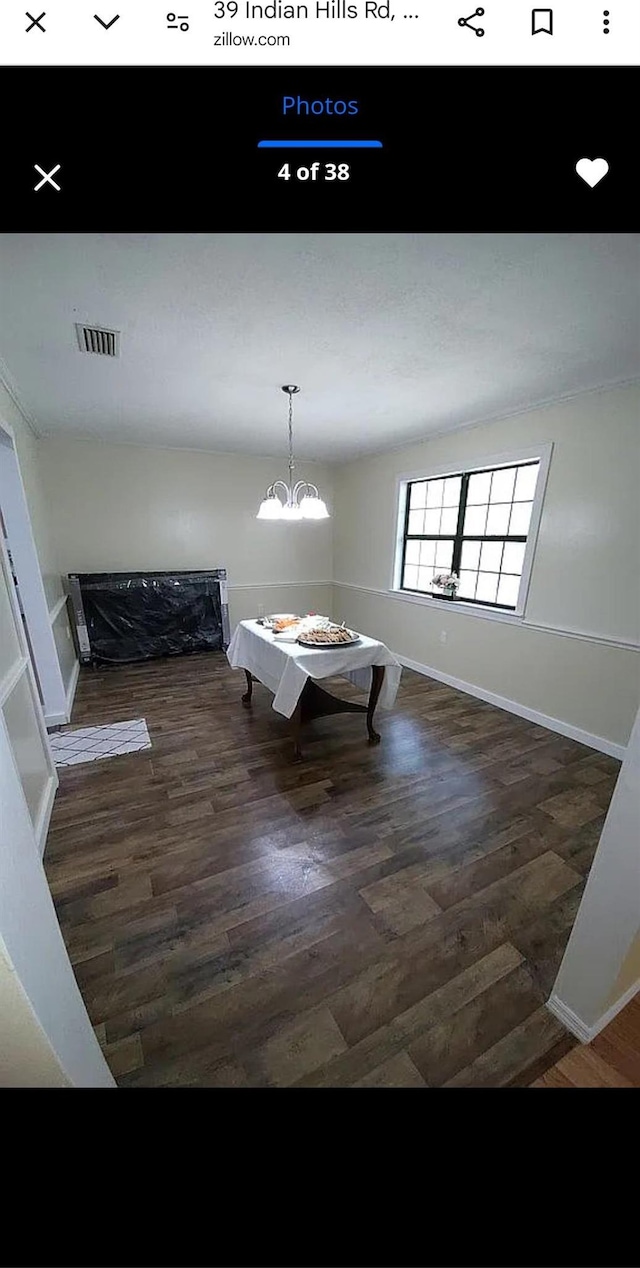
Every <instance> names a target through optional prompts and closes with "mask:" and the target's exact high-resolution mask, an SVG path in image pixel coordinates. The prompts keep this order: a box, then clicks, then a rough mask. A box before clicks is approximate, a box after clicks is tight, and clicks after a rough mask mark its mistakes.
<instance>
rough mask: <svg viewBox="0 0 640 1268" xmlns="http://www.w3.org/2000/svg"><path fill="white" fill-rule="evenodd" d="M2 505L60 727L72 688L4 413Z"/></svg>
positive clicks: (47, 710)
mask: <svg viewBox="0 0 640 1268" xmlns="http://www.w3.org/2000/svg"><path fill="white" fill-rule="evenodd" d="M0 506H1V507H2V515H3V519H4V522H5V525H6V529H7V534H8V538H9V545H10V548H11V558H12V560H13V563H14V567H15V570H16V575H17V578H18V585H19V587H20V598H21V601H22V605H23V609H24V615H25V619H26V622H27V626H28V629H29V640H30V642H31V648H32V650H33V657H34V660H35V667H36V670H37V675H38V682H39V684H40V689H41V691H42V698H43V708H44V715H45V719H46V722H47V725H48V726H61V725H63V724H64V723H65V722H68V721H69V717H68V710H67V693H66V690H65V685H64V680H63V677H62V671H61V669H60V661H59V659H58V651H57V648H56V644H55V639H54V637H53V628H52V625H51V618H50V616H49V607H48V604H47V596H46V594H45V589H44V584H43V581H42V573H41V571H40V561H39V559H38V552H37V550H36V544H35V541H34V537H33V531H32V528H31V520H30V518H29V508H28V504H27V498H26V495H25V491H24V485H23V483H22V475H21V473H20V464H19V462H18V455H17V453H16V445H15V440H14V436H13V430H12V428H11V427H10V426H9V424H8V423H5V422H4V421H3V419H1V418H0Z"/></svg>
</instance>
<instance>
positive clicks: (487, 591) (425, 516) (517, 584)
mask: <svg viewBox="0 0 640 1268" xmlns="http://www.w3.org/2000/svg"><path fill="white" fill-rule="evenodd" d="M547 462H548V458H547ZM540 465H541V460H540V458H532V459H527V460H526V461H521V462H512V463H509V464H508V465H507V464H505V465H500V466H493V467H486V468H480V469H478V470H475V471H464V472H459V473H457V474H455V475H446V476H438V477H436V478H433V479H423V480H408V481H407V482H406V484H405V485H404V486H403V487H404V490H405V494H406V505H405V511H404V532H403V536H402V543H401V551H402V555H401V561H400V570H399V574H400V575H399V588H400V589H401V590H408V591H412V592H413V593H418V594H427V595H434V596H436V597H438V598H443V597H445V596H443V592H442V591H441V590H437V589H435V590H434V589H433V578H434V576H437V574H438V573H442V572H455V573H457V575H458V577H459V578H460V586H459V588H458V591H457V594H456V598H455V602H463V603H474V604H482V606H484V607H494V608H503V609H507V610H510V611H514V610H515V609H516V608H517V607H518V600H519V597H520V589H521V580H522V577H523V574H527V572H528V567H529V566H530V555H531V551H529V552H527V541H528V539H529V536H530V532H529V530H530V525H531V521H532V514H533V511H534V507H535V509H536V512H537V514H538V515H539V506H538V502H539V499H537V500H536V489H537V488H538V476H539V472H540ZM540 484H541V485H542V482H540ZM534 518H536V519H537V516H536V517H534ZM530 544H531V545H532V542H530Z"/></svg>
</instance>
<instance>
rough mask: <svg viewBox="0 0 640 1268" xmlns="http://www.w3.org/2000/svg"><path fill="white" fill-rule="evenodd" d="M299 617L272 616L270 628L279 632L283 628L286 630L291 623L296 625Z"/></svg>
mask: <svg viewBox="0 0 640 1268" xmlns="http://www.w3.org/2000/svg"><path fill="white" fill-rule="evenodd" d="M299 620H300V618H299V617H298V616H279V617H274V618H273V625H272V629H273V630H274V633H276V634H281V633H282V631H283V630H288V629H290V628H291V626H292V625H297V624H298V621H299Z"/></svg>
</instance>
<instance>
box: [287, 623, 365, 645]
mask: <svg viewBox="0 0 640 1268" xmlns="http://www.w3.org/2000/svg"><path fill="white" fill-rule="evenodd" d="M354 637H355V636H354V634H353V631H352V630H346V629H345V628H344V626H340V627H338V626H336V627H335V628H334V629H329V630H324V629H312V630H306V631H305V633H304V634H301V635H300V638H301V639H303V640H304V642H305V643H318V645H324V644H326V643H352V642H353V639H354Z"/></svg>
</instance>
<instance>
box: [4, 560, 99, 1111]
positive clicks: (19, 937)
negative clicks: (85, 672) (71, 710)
mask: <svg viewBox="0 0 640 1268" xmlns="http://www.w3.org/2000/svg"><path fill="white" fill-rule="evenodd" d="M0 585H1V586H2V588H3V590H4V588H5V587H6V590H7V594H8V595H9V603H10V606H11V612H12V615H13V621H14V625H15V631H16V635H17V647H16V652H15V656H14V659H13V663H12V664H11V665H10V666H9V667H8V668H7V669H6V670H5V673H4V675H3V677H2V679H1V680H0V950H1V952H2V954H3V955H4V957H5V959H6V960H7V961H8V966H9V969H10V971H12V972H13V973H15V976H16V980H17V982H18V983H19V985H20V988H21V991H22V993H23V995H24V996H26V998H27V1000H28V1003H29V1005H30V1008H31V1010H32V1012H33V1014H34V1016H35V1018H36V1019H37V1022H38V1024H39V1026H40V1027H41V1029H42V1031H43V1032H44V1035H45V1036H46V1039H47V1041H48V1044H49V1047H50V1049H51V1051H52V1053H53V1055H54V1057H55V1059H56V1060H57V1062H58V1064H59V1066H60V1068H61V1070H62V1072H63V1074H64V1076H65V1077H66V1079H67V1080H68V1082H69V1083H71V1085H72V1086H74V1087H113V1086H114V1079H113V1076H112V1074H111V1072H110V1070H109V1067H108V1065H107V1063H106V1061H105V1059H104V1056H103V1055H102V1052H101V1049H100V1045H99V1043H98V1041H97V1039H96V1036H95V1033H94V1030H93V1027H92V1025H91V1022H90V1020H89V1016H88V1013H87V1010H86V1008H85V1005H84V1002H83V999H82V996H81V994H80V991H79V989H78V984H77V982H76V979H75V976H74V973H73V969H72V967H71V961H70V960H69V956H68V954H67V949H66V947H65V944H64V940H63V937H62V933H61V931H60V925H59V924H58V918H57V916H56V912H55V907H54V905H53V899H52V897H51V892H50V890H49V885H48V883H47V878H46V875H45V871H44V867H43V865H42V859H41V857H40V856H41V854H42V851H43V848H44V842H45V839H46V834H47V827H48V823H49V816H50V814H51V807H52V804H53V798H54V796H55V791H56V787H57V784H58V777H57V772H56V769H55V766H54V764H53V761H52V758H51V749H50V745H49V737H48V735H47V729H46V726H45V720H44V715H43V712H42V706H41V704H40V699H39V696H38V691H37V687H36V681H35V676H34V672H33V666H32V664H31V660H30V658H29V655H28V646H27V639H26V634H25V630H24V626H23V623H22V618H21V616H20V609H19V607H18V601H17V596H16V592H15V586H14V584H13V577H12V574H11V569H10V566H9V559H8V556H7V551H6V547H5V544H4V540H3V539H2V537H1V535H0ZM21 681H22V682H26V683H27V686H28V688H29V693H30V696H31V700H32V703H33V708H34V710H35V716H36V721H37V727H38V732H39V736H40V741H41V743H42V752H43V756H44V759H45V764H46V766H47V769H48V772H49V778H48V780H47V782H46V785H45V787H44V789H43V792H42V795H41V798H40V804H39V806H38V807H37V809H36V810H35V812H34V819H35V822H33V821H32V817H31V813H30V812H29V807H28V804H27V799H26V797H25V792H24V788H23V785H22V780H21V777H20V766H19V761H18V760H17V759H16V752H15V751H14V747H13V742H12V737H11V734H10V732H9V729H8V727H7V721H6V718H5V713H4V709H3V706H4V704H5V702H6V701H8V700H9V699H10V698H11V695H12V692H13V691H14V690H15V688H16V687H17V685H18V683H20V682H21ZM18 742H20V736H19V737H18ZM4 1022H5V1018H4V1017H2V1016H0V1034H1V1033H2V1026H3V1023H4ZM25 1042H26V1040H25ZM12 1073H15V1081H16V1082H17V1081H18V1080H19V1078H20V1071H19V1070H16V1071H15V1072H12ZM14 1085H15V1084H14V1081H13V1079H12V1086H14Z"/></svg>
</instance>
